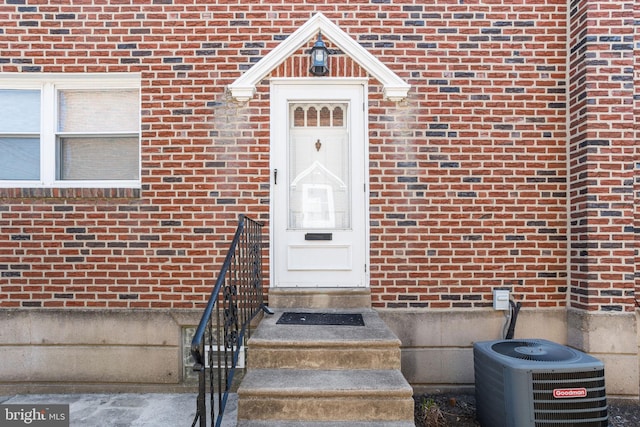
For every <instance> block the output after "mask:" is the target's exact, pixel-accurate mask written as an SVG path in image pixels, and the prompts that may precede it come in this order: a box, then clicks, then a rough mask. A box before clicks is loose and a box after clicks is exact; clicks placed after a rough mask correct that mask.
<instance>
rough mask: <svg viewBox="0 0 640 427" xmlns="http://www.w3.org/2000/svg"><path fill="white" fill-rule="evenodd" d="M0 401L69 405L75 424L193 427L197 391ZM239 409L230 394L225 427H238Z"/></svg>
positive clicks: (0, 398)
mask: <svg viewBox="0 0 640 427" xmlns="http://www.w3.org/2000/svg"><path fill="white" fill-rule="evenodd" d="M0 404H39V405H40V404H69V412H70V417H69V418H70V420H71V423H70V425H71V426H73V427H129V426H153V427H155V426H163V427H182V426H187V427H189V426H191V423H192V422H193V418H194V416H195V413H196V394H194V393H174V394H160V393H145V394H137V393H122V394H19V395H14V396H0ZM237 408H238V398H237V395H236V394H231V395H229V400H228V401H227V407H226V411H225V415H224V419H223V423H222V426H223V427H235V426H236V424H237V422H236V419H237Z"/></svg>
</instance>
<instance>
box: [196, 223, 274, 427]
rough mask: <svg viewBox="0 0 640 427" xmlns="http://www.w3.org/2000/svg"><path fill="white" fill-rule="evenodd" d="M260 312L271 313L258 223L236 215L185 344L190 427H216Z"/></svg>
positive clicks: (219, 421)
mask: <svg viewBox="0 0 640 427" xmlns="http://www.w3.org/2000/svg"><path fill="white" fill-rule="evenodd" d="M261 310H262V311H264V312H266V313H269V314H272V312H271V311H270V310H269V308H267V307H266V306H265V304H264V300H263V296H262V224H260V223H258V222H256V221H253V220H252V219H249V218H247V217H245V216H244V215H241V216H240V219H239V221H238V228H237V229H236V233H235V235H234V237H233V241H232V242H231V246H230V247H229V252H227V255H226V257H225V259H224V263H223V264H222V268H221V269H220V273H219V274H218V278H217V280H216V284H215V287H214V288H213V291H212V292H211V297H210V298H209V302H208V304H207V308H206V309H205V311H204V314H203V315H202V318H201V319H200V324H199V325H198V328H197V329H196V332H195V335H194V337H193V340H192V341H191V355H192V356H193V359H194V360H195V363H194V366H193V370H194V371H197V372H198V400H197V412H196V416H195V418H194V420H193V424H192V426H191V427H195V425H196V424H197V423H198V421H200V427H205V426H207V425H215V426H216V427H219V426H220V423H221V422H222V416H223V415H224V408H225V406H226V404H227V399H228V396H229V391H230V390H231V387H232V384H233V377H234V374H235V372H236V367H237V364H238V360H239V358H240V354H241V351H244V348H245V347H244V344H245V343H246V340H247V339H248V338H249V334H250V328H249V326H250V323H251V321H252V320H253V318H254V317H255V316H256V315H257V314H258V313H259V312H260V311H261ZM207 394H209V399H208V401H207ZM207 407H208V410H207ZM207 419H211V424H207ZM214 423H215V424H214Z"/></svg>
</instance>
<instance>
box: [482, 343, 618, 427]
mask: <svg viewBox="0 0 640 427" xmlns="http://www.w3.org/2000/svg"><path fill="white" fill-rule="evenodd" d="M473 362H474V374H475V391H476V418H477V419H478V421H479V422H480V424H481V425H482V426H483V427H526V426H530V427H543V426H544V427H550V426H558V427H567V426H575V427H578V426H579V427H606V426H607V425H608V407H607V397H606V390H605V382H604V364H603V363H602V362H601V361H600V360H598V359H596V358H595V357H592V356H590V355H588V354H586V353H583V352H581V351H578V350H575V349H572V348H570V347H566V346H563V345H561V344H557V343H554V342H551V341H547V340H542V339H527V340H497V341H482V342H477V343H475V344H474V346H473Z"/></svg>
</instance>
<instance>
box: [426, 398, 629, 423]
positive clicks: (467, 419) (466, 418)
mask: <svg viewBox="0 0 640 427" xmlns="http://www.w3.org/2000/svg"><path fill="white" fill-rule="evenodd" d="M413 398H414V402H415V422H416V427H454V426H455V427H477V426H479V425H480V423H478V422H477V421H476V399H475V397H474V395H473V394H464V393H461V394H454V393H446V394H421V395H415V396H414V397H413ZM607 403H608V405H609V426H610V427H637V426H640V402H639V401H637V400H622V399H608V402H607Z"/></svg>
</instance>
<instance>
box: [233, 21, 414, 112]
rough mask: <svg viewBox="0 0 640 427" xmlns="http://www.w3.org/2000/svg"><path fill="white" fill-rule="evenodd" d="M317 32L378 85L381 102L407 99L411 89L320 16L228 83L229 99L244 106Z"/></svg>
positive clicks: (334, 25)
mask: <svg viewBox="0 0 640 427" xmlns="http://www.w3.org/2000/svg"><path fill="white" fill-rule="evenodd" d="M318 31H321V32H322V35H323V36H326V37H327V38H328V39H329V40H331V41H332V42H333V43H334V44H335V45H336V46H337V47H338V48H339V49H340V50H342V51H343V52H344V53H346V54H347V55H349V56H350V57H351V58H352V59H353V60H354V61H356V62H357V63H358V65H360V66H361V67H362V68H364V69H365V70H366V71H367V72H369V73H370V74H371V75H372V76H373V77H375V78H376V79H377V80H378V81H379V82H380V83H382V85H383V91H384V96H385V98H387V99H389V100H390V101H396V102H398V101H402V100H403V99H405V98H406V97H407V93H408V92H409V88H410V87H411V86H410V85H409V84H408V83H406V82H405V81H404V80H402V79H401V78H400V77H398V75H397V74H395V73H394V72H393V71H391V70H390V69H389V68H388V67H387V66H386V65H384V64H383V63H382V62H380V61H379V60H378V58H376V57H375V56H373V55H372V54H371V53H369V51H367V50H366V49H365V48H364V47H362V46H360V44H358V43H357V42H356V41H355V40H353V39H352V38H351V37H349V35H348V34H347V33H345V32H344V31H342V30H341V29H340V28H339V27H338V26H337V25H336V24H334V23H333V22H331V21H330V20H329V19H328V18H327V17H326V16H324V15H323V14H322V13H318V14H316V15H314V16H313V17H312V18H311V19H309V20H308V21H307V22H306V23H305V24H304V25H302V26H301V27H300V28H298V29H297V30H296V31H295V32H294V33H293V34H291V35H290V36H289V37H287V38H286V39H285V40H284V41H283V42H282V43H280V44H279V45H278V46H276V48H275V49H273V50H272V51H271V52H269V53H268V54H267V55H266V56H265V57H264V58H262V59H261V60H260V61H258V62H257V63H256V64H255V65H254V66H253V67H251V68H250V69H249V70H248V71H247V72H246V73H244V74H243V75H242V76H240V77H239V78H238V79H237V80H236V81H234V82H233V83H231V84H230V85H229V90H230V91H231V96H233V97H234V98H235V99H236V100H238V101H240V102H246V101H248V100H250V99H251V98H253V95H254V93H255V90H256V84H258V82H259V81H260V80H262V79H263V78H264V77H265V76H266V75H267V74H269V73H270V72H271V71H272V70H273V69H274V68H276V67H277V66H278V65H280V64H281V63H282V62H283V61H284V60H285V59H287V58H288V57H289V56H291V55H292V54H293V53H294V52H295V51H296V50H298V49H299V48H300V47H301V46H302V45H303V44H305V43H307V42H308V41H309V40H310V39H311V37H313V36H315V35H316V34H317V33H318Z"/></svg>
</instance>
